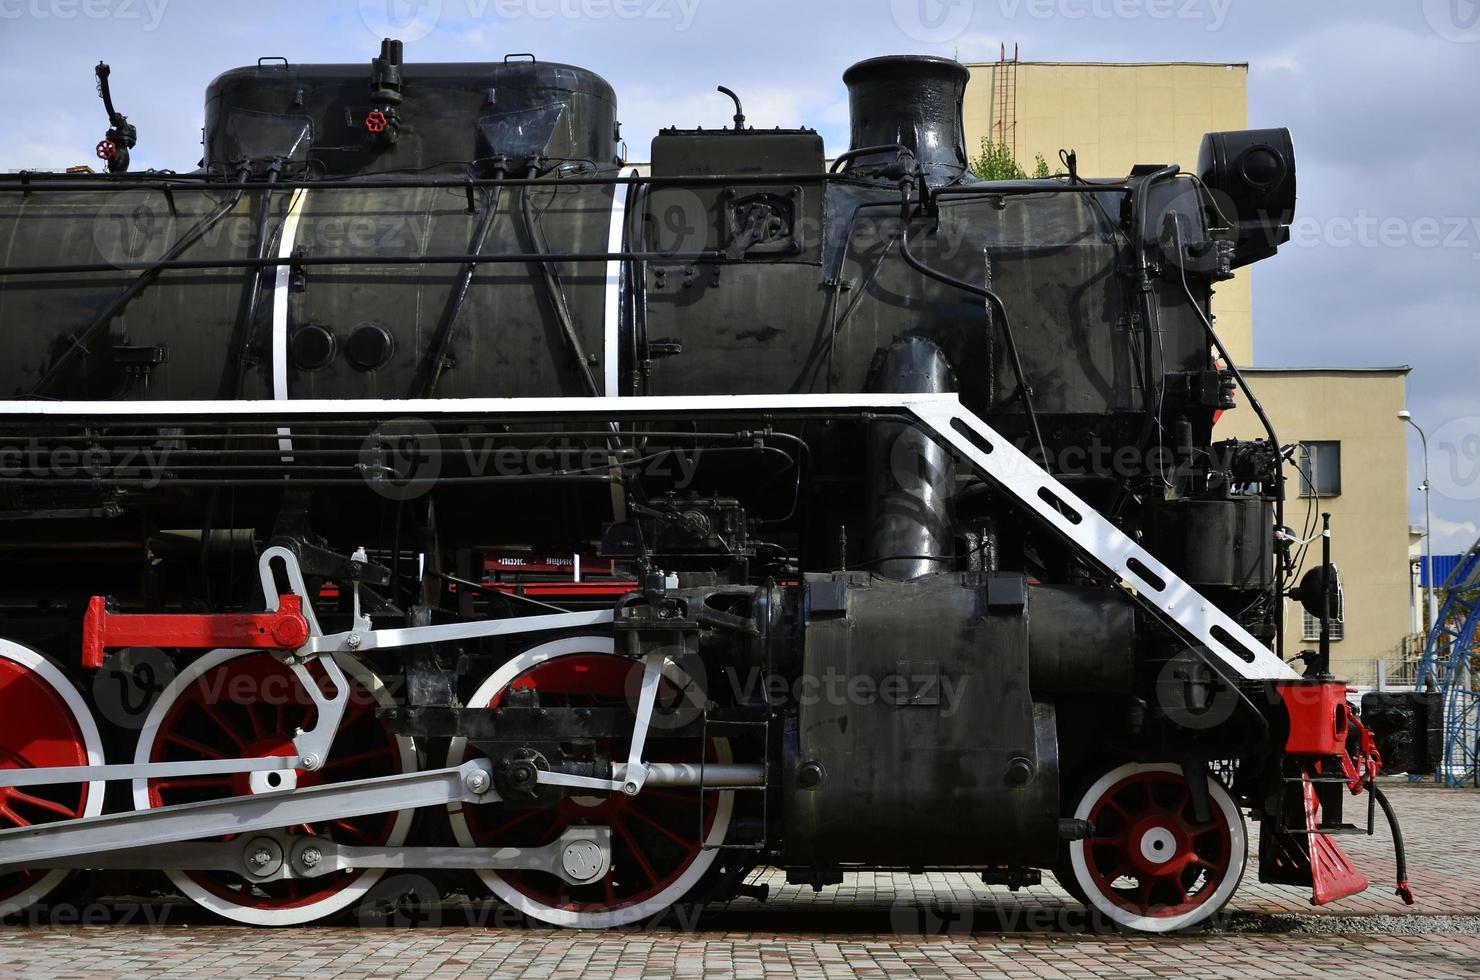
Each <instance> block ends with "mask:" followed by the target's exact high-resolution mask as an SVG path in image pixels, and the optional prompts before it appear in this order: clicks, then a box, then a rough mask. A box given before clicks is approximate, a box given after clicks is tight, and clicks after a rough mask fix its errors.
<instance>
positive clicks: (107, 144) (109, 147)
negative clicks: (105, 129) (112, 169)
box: [94, 140, 118, 160]
mask: <svg viewBox="0 0 1480 980" xmlns="http://www.w3.org/2000/svg"><path fill="white" fill-rule="evenodd" d="M94 152H96V153H97V155H98V159H99V160H112V159H113V158H114V157H116V156H118V144H117V143H114V142H113V141H112V140H98V145H97V146H96V147H94Z"/></svg>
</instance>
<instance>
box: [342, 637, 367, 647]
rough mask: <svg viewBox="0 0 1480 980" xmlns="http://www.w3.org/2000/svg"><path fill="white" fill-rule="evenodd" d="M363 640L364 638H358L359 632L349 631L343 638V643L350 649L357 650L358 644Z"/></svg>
mask: <svg viewBox="0 0 1480 980" xmlns="http://www.w3.org/2000/svg"><path fill="white" fill-rule="evenodd" d="M363 642H364V640H362V639H361V638H360V634H358V633H351V634H350V635H349V636H347V637H345V639H344V645H345V646H347V647H349V648H350V649H351V650H358V649H359V648H360V644H361V643H363Z"/></svg>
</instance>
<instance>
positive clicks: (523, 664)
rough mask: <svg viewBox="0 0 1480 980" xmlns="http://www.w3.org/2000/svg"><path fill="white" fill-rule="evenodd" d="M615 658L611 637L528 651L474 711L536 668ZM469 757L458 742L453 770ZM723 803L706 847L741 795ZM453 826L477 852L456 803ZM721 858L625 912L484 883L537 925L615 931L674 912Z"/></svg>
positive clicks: (693, 868) (501, 671) (485, 688)
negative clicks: (564, 904)
mask: <svg viewBox="0 0 1480 980" xmlns="http://www.w3.org/2000/svg"><path fill="white" fill-rule="evenodd" d="M603 653H605V654H615V653H616V642H615V641H614V640H613V639H612V638H611V637H610V636H567V637H563V638H561V639H558V640H551V641H550V642H548V643H542V644H540V645H539V646H536V647H532V648H530V649H529V650H526V651H524V652H523V653H521V654H520V655H519V656H517V657H515V658H514V659H513V660H510V661H508V662H507V663H505V664H503V665H502V666H500V667H499V668H498V670H496V671H494V672H493V674H491V675H490V676H489V678H488V679H487V680H485V681H484V682H483V683H482V684H481V685H479V687H478V690H477V691H475V692H474V693H473V696H472V698H470V699H469V702H468V703H469V704H470V705H472V706H481V705H486V704H488V703H489V702H490V701H492V700H493V697H494V695H496V694H498V693H499V692H500V691H502V690H503V689H504V688H505V687H507V686H508V685H509V683H510V682H511V681H513V680H514V678H516V677H518V676H519V675H520V674H522V673H524V672H525V671H527V670H529V669H530V668H531V667H534V666H537V665H539V664H542V663H545V662H546V661H549V660H554V659H556V658H558V657H568V656H577V655H581V654H603ZM715 741H716V749H715V751H716V754H717V755H718V756H719V761H721V762H729V761H730V753H729V747H728V745H727V744H726V743H725V742H724V741H723V740H718V739H717V740H715ZM466 752H467V740H466V739H462V738H455V739H453V740H452V742H451V743H450V744H449V746H448V750H447V765H449V766H458V765H461V764H462V761H463V756H464V754H465V753H466ZM718 796H719V800H718V801H717V806H716V807H715V813H714V821H713V823H712V824H711V825H710V828H709V834H708V836H707V837H706V838H705V840H704V843H705V844H709V845H714V844H720V843H722V842H723V841H724V839H725V834H726V833H727V832H728V831H729V828H730V818H731V816H732V815H733V812H734V807H735V794H734V792H733V791H725V792H721V793H719V794H718ZM447 817H448V823H450V824H451V825H452V833H453V836H454V837H456V838H457V842H458V843H459V844H461V845H462V846H464V847H474V846H477V842H476V841H475V839H474V837H473V833H472V829H471V828H470V827H469V826H468V820H467V816H466V814H465V813H464V812H463V805H462V804H461V803H452V804H449V805H448V807H447ZM718 857H719V851H717V850H713V849H705V850H701V851H700V852H699V855H698V857H696V858H694V860H693V862H692V863H691V864H690V865H689V866H688V867H687V868H685V869H684V871H683V873H682V874H680V875H679V876H678V878H676V879H675V880H674V881H673V883H672V884H670V885H669V886H668V887H666V888H664V889H663V890H662V891H660V892H658V893H657V894H655V895H653V896H651V897H650V898H647V899H644V900H643V901H641V902H636V903H634V904H632V905H628V906H624V907H622V908H620V909H613V910H611V911H607V912H581V911H575V910H572V909H562V908H556V907H554V906H552V905H549V904H547V903H545V902H541V901H538V900H537V899H534V898H532V897H530V896H529V895H526V894H525V893H524V892H521V891H520V890H519V889H517V888H515V887H514V886H513V885H512V884H511V883H509V882H508V881H506V880H504V878H503V877H502V876H500V875H499V873H498V872H497V871H491V870H488V869H481V870H479V871H478V877H479V878H481V879H483V883H484V884H485V885H487V886H488V888H489V890H490V891H492V892H493V893H494V894H495V895H496V896H498V898H499V899H500V900H501V901H503V902H504V903H505V904H507V905H509V906H510V907H512V908H514V909H517V910H518V911H520V912H523V913H524V914H525V915H527V916H529V917H530V918H531V919H535V920H538V921H540V922H547V923H549V924H550V925H555V926H564V927H572V928H581V929H609V928H612V927H614V926H624V925H630V924H632V923H633V922H638V921H641V920H642V919H646V918H650V917H654V916H657V915H658V914H660V913H661V912H663V911H664V910H666V909H668V908H670V907H672V906H673V904H674V903H676V902H677V901H679V900H680V899H682V898H683V897H684V895H686V894H688V892H689V890H690V889H691V888H693V887H694V886H695V885H697V884H698V883H699V881H700V879H702V878H703V877H704V874H705V873H706V872H707V871H708V870H709V868H710V867H711V866H712V865H713V864H714V861H715V859H716V858H718Z"/></svg>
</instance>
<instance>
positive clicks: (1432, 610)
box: [1398, 410, 1439, 630]
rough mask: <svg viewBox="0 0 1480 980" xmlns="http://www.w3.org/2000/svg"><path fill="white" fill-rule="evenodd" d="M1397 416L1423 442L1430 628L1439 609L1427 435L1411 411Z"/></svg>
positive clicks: (1424, 520) (1424, 547)
mask: <svg viewBox="0 0 1480 980" xmlns="http://www.w3.org/2000/svg"><path fill="white" fill-rule="evenodd" d="M1398 418H1400V419H1402V420H1403V421H1404V422H1407V423H1408V424H1409V425H1411V426H1413V427H1414V428H1415V429H1418V438H1419V440H1420V441H1421V442H1422V444H1423V486H1421V487H1419V489H1420V490H1422V491H1423V551H1424V563H1425V564H1426V565H1427V566H1428V575H1427V579H1428V606H1429V629H1430V630H1432V629H1433V628H1434V626H1435V625H1437V622H1438V616H1439V610H1438V604H1437V600H1436V599H1435V595H1436V593H1435V591H1434V519H1433V512H1432V511H1431V510H1430V509H1429V437H1428V436H1427V435H1425V434H1424V431H1423V429H1422V427H1420V426H1419V424H1418V423H1417V422H1415V421H1413V413H1412V412H1409V411H1406V410H1405V411H1402V412H1399V413H1398Z"/></svg>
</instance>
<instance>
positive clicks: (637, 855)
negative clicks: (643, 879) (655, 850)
mask: <svg viewBox="0 0 1480 980" xmlns="http://www.w3.org/2000/svg"><path fill="white" fill-rule="evenodd" d="M611 826H612V829H613V830H615V831H616V832H617V835H618V836H619V837H621V838H622V840H623V841H625V842H626V844H627V850H628V851H629V852H631V854H632V859H633V860H634V861H636V862H637V866H638V867H639V868H641V869H642V873H643V874H644V875H646V876H647V880H648V882H649V883H650V884H654V885H656V884H657V883H658V875H657V872H655V871H654V870H653V868H652V865H650V864H648V861H647V858H646V857H645V856H644V855H643V853H642V848H640V847H638V846H637V840H636V839H635V838H634V837H633V836H632V831H630V830H628V829H627V823H626V821H625V820H622V819H620V818H619V819H616V820H613V821H612V822H611Z"/></svg>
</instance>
